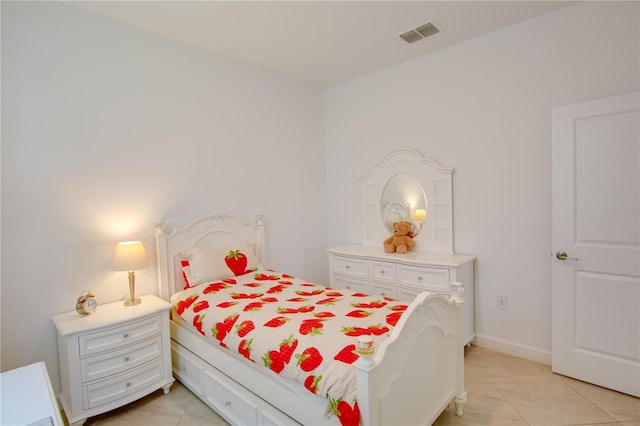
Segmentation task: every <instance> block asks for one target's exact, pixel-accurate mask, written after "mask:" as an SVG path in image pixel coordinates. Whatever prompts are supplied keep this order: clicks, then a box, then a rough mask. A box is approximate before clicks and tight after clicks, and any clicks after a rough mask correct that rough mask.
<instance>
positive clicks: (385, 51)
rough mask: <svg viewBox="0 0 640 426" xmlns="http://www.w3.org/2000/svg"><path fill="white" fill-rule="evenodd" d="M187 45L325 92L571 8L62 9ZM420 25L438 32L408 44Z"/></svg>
mask: <svg viewBox="0 0 640 426" xmlns="http://www.w3.org/2000/svg"><path fill="white" fill-rule="evenodd" d="M67 3H71V4H73V5H75V6H77V7H79V8H81V9H84V10H86V11H89V12H92V13H95V14H98V15H102V16H105V17H108V18H111V19H114V20H116V21H120V22H122V23H126V24H128V25H132V26H135V27H138V28H142V29H144V30H146V31H149V32H151V33H155V34H158V35H161V36H164V37H168V38H170V39H174V40H178V41H180V42H183V43H185V44H187V45H190V46H193V47H196V48H201V49H204V50H206V51H209V52H212V53H215V54H218V55H222V56H224V57H227V58H230V59H234V60H237V61H240V62H243V63H246V64H250V65H252V66H257V67H259V68H262V69H266V70H270V71H273V72H276V73H280V74H283V75H286V76H288V77H291V78H294V79H297V80H300V81H303V82H306V83H310V84H313V85H317V86H320V87H327V86H332V85H335V84H338V83H341V82H344V81H347V80H350V79H352V78H356V77H360V76H363V75H365V74H368V73H371V72H373V71H377V70H380V69H382V68H385V67H388V66H391V65H394V64H398V63H401V62H404V61H407V60H409V59H412V58H415V57H418V56H422V55H425V54H427V53H429V52H433V51H434V50H436V49H440V48H443V47H445V46H450V45H452V44H455V43H459V42H461V41H463V40H465V39H468V38H471V37H475V36H478V35H480V34H484V33H487V32H490V31H494V30H497V29H499V28H503V27H506V26H508V25H512V24H514V23H517V22H521V21H525V20H527V19H530V18H532V17H534V16H537V15H541V14H544V13H547V12H550V11H553V10H556V9H559V8H562V7H565V6H568V5H570V4H573V3H575V2H573V1H477V0H476V1H326V0H325V1H302V0H299V1H265V0H262V1H241V0H235V1H69V2H67ZM427 22H432V23H434V24H435V25H436V26H437V27H438V28H440V29H441V30H442V31H441V32H440V33H438V34H435V35H434V36H431V37H429V38H425V39H422V40H420V41H418V42H416V43H412V44H408V43H407V42H405V41H404V40H402V39H401V38H400V37H399V35H400V34H402V33H404V32H406V31H408V30H410V29H413V28H416V27H419V26H421V25H423V24H425V23H427Z"/></svg>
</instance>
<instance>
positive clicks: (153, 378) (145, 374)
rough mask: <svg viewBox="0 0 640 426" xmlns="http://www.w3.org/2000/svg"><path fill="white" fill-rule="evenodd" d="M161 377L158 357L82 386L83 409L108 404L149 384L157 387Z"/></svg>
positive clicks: (160, 365) (160, 364)
mask: <svg viewBox="0 0 640 426" xmlns="http://www.w3.org/2000/svg"><path fill="white" fill-rule="evenodd" d="M163 377H164V372H163V368H162V359H158V360H156V361H152V362H151V363H149V364H145V365H143V366H141V367H139V368H135V369H133V370H131V371H129V372H127V373H124V374H121V375H119V376H116V377H113V378H110V379H105V380H102V381H98V382H94V383H91V384H89V385H86V386H83V388H82V390H83V398H82V401H83V406H84V409H85V410H87V409H90V408H95V407H99V406H101V405H104V404H109V403H111V402H114V401H117V400H119V399H122V398H126V397H127V396H129V395H132V394H134V393H136V392H139V391H142V390H144V389H145V388H148V387H150V386H156V387H157V385H158V383H159V382H160V381H161V380H162V378H163Z"/></svg>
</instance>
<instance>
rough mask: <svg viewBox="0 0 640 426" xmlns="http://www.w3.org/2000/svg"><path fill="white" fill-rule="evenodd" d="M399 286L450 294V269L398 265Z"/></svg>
mask: <svg viewBox="0 0 640 426" xmlns="http://www.w3.org/2000/svg"><path fill="white" fill-rule="evenodd" d="M398 275H399V280H398V281H399V284H400V285H402V286H408V287H412V288H416V289H421V290H429V291H434V292H439V293H448V292H449V269H444V268H419V267H415V266H408V265H398Z"/></svg>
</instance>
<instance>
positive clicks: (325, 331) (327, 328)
mask: <svg viewBox="0 0 640 426" xmlns="http://www.w3.org/2000/svg"><path fill="white" fill-rule="evenodd" d="M236 257H237V258H236ZM236 257H234V256H233V255H232V253H230V255H229V262H230V263H231V264H233V265H234V267H238V270H239V268H240V266H242V263H243V260H242V256H240V253H238V254H237V256H236ZM245 268H246V266H245ZM243 272H244V271H243ZM172 302H173V304H174V308H175V311H176V313H177V314H178V315H180V316H181V317H182V318H184V319H185V321H186V322H187V323H189V324H193V326H194V328H195V330H197V332H198V333H200V334H202V335H205V337H206V338H208V339H212V340H213V341H214V342H215V343H217V344H219V345H220V346H221V347H223V348H226V350H228V351H229V352H231V353H233V354H235V355H236V356H238V357H239V358H241V359H243V360H245V359H246V360H247V361H248V362H253V363H255V365H256V366H258V367H259V368H267V369H269V370H271V371H272V372H274V373H277V374H280V375H283V376H285V377H287V378H290V379H292V380H296V381H298V382H299V383H301V384H302V385H303V386H304V387H305V388H306V389H307V390H308V391H309V392H311V393H314V394H316V395H319V396H322V397H324V398H328V399H329V400H330V401H331V408H332V411H333V413H334V415H335V416H337V418H338V419H339V420H340V422H341V424H343V425H357V424H358V422H359V410H358V406H357V403H356V402H355V398H356V391H355V372H354V368H353V366H352V364H353V363H354V362H356V361H357V360H358V358H359V356H358V354H357V353H356V352H355V343H356V339H357V337H358V336H363V335H366V336H371V337H372V338H373V339H374V346H375V347H379V345H380V344H381V343H382V342H383V341H384V339H386V338H387V337H388V336H389V335H390V334H391V332H392V331H393V327H394V326H395V325H396V324H397V323H398V321H399V320H400V318H401V316H402V314H403V313H404V311H405V310H406V309H407V308H408V304H407V303H406V302H399V301H396V300H393V299H390V298H383V297H381V296H370V295H367V294H365V293H361V292H360V293H356V292H353V291H351V290H348V289H331V288H325V287H322V286H319V285H316V284H313V283H309V282H307V281H304V280H301V279H299V278H295V277H293V276H291V275H285V274H280V273H279V272H277V271H272V270H262V271H259V270H258V271H254V272H252V273H246V272H245V273H244V274H240V275H238V276H234V277H233V278H230V279H225V280H220V281H215V282H209V283H204V284H200V285H196V286H195V287H191V288H188V289H186V290H184V291H183V292H181V293H178V294H176V295H175V296H174V299H173V301H172Z"/></svg>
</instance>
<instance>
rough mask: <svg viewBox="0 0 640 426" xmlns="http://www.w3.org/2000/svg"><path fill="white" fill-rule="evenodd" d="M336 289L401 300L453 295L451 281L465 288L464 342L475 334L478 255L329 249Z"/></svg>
mask: <svg viewBox="0 0 640 426" xmlns="http://www.w3.org/2000/svg"><path fill="white" fill-rule="evenodd" d="M328 251H329V255H330V257H329V268H330V278H331V287H332V288H349V289H351V290H355V291H362V292H365V293H371V294H379V295H382V296H386V297H391V298H397V299H401V300H413V299H414V298H415V296H416V295H417V294H418V293H421V292H423V291H431V292H434V293H439V294H446V295H450V294H451V293H450V292H451V288H452V286H451V283H453V282H460V283H461V284H462V285H463V287H464V293H463V294H462V296H463V297H464V299H465V301H464V343H465V345H467V344H469V343H470V342H471V341H472V340H473V338H474V337H475V326H474V318H473V315H474V314H473V268H474V261H475V257H474V256H468V255H462V254H441V253H428V252H419V251H409V252H408V253H405V254H396V253H390V254H389V253H385V252H384V249H383V248H382V246H380V247H373V246H364V245H345V246H339V247H333V248H330V249H329V250H328Z"/></svg>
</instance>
